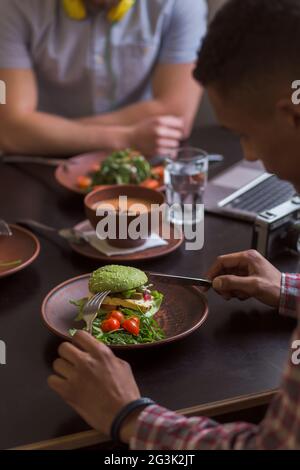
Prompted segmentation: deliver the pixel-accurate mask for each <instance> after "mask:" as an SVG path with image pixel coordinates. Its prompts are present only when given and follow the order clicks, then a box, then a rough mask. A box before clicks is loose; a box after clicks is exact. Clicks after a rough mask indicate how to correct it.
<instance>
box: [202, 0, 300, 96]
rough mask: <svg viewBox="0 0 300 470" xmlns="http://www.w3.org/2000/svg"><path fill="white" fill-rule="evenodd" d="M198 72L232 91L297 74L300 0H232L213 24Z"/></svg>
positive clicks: (299, 74)
mask: <svg viewBox="0 0 300 470" xmlns="http://www.w3.org/2000/svg"><path fill="white" fill-rule="evenodd" d="M194 77H195V78H196V80H198V81H199V82H200V83H202V85H204V86H208V85H213V86H216V87H219V88H220V89H222V90H223V91H224V92H229V93H231V92H232V91H234V90H240V89H241V88H245V89H252V90H253V89H256V90H258V89H260V88H261V89H263V87H265V84H266V80H269V83H273V82H274V79H275V77H276V80H277V79H278V78H279V77H283V78H285V79H286V80H287V79H288V80H296V79H299V78H300V0H230V1H229V2H228V3H227V4H225V6H224V7H223V8H222V9H221V10H220V11H219V13H218V14H217V15H216V17H215V19H214V20H213V21H212V23H211V25H210V27H209V30H208V34H207V36H206V38H205V40H204V42H203V45H202V48H201V50H200V52H199V57H198V62H197V66H196V69H195V71H194ZM276 80H275V81H276Z"/></svg>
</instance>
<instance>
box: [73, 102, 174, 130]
mask: <svg viewBox="0 0 300 470" xmlns="http://www.w3.org/2000/svg"><path fill="white" fill-rule="evenodd" d="M168 113H169V114H170V111H169V110H168V107H167V106H165V105H164V104H163V103H161V102H160V101H158V100H151V101H143V102H140V103H135V104H132V105H130V106H126V107H125V108H122V109H120V110H118V111H113V112H111V113H106V114H102V115H97V116H89V117H84V118H80V119H78V122H81V123H83V124H98V125H99V124H100V125H101V124H102V125H106V126H107V125H119V126H128V125H133V124H136V123H137V122H139V121H140V120H141V119H147V118H151V117H156V116H161V115H163V114H168Z"/></svg>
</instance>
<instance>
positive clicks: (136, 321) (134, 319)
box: [130, 317, 141, 326]
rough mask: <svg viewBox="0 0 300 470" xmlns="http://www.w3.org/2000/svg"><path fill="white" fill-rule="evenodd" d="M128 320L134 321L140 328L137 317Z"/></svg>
mask: <svg viewBox="0 0 300 470" xmlns="http://www.w3.org/2000/svg"><path fill="white" fill-rule="evenodd" d="M130 320H133V321H135V323H137V325H138V326H140V322H141V320H140V319H139V317H130Z"/></svg>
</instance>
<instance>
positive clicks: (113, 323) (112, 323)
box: [101, 318, 121, 333]
mask: <svg viewBox="0 0 300 470" xmlns="http://www.w3.org/2000/svg"><path fill="white" fill-rule="evenodd" d="M120 326H121V325H120V322H119V321H118V320H116V319H115V318H109V319H108V320H104V321H103V322H102V323H101V329H102V331H104V333H109V332H110V331H116V330H118V329H119V328H120Z"/></svg>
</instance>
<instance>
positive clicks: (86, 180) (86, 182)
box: [77, 176, 92, 189]
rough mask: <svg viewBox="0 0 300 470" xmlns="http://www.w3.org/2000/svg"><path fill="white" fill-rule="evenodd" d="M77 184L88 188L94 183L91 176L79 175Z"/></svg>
mask: <svg viewBox="0 0 300 470" xmlns="http://www.w3.org/2000/svg"><path fill="white" fill-rule="evenodd" d="M77 185H78V186H79V188H80V189H88V188H89V187H90V186H91V185H92V179H91V178H90V177H89V176H78V178H77Z"/></svg>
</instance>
